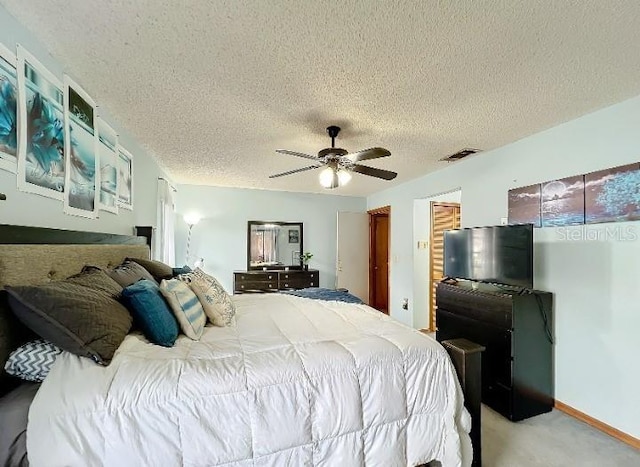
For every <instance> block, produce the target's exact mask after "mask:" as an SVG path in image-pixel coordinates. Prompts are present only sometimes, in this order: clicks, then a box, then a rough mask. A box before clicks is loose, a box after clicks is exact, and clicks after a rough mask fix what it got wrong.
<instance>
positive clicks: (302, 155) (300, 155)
mask: <svg viewBox="0 0 640 467" xmlns="http://www.w3.org/2000/svg"><path fill="white" fill-rule="evenodd" d="M276 152H279V153H280V154H289V155H290V156H297V157H303V158H305V159H312V160H314V161H317V160H318V158H317V157H316V156H311V155H309V154H304V153H302V152H295V151H289V150H288V149H276Z"/></svg>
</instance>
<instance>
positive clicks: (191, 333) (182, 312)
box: [160, 279, 207, 341]
mask: <svg viewBox="0 0 640 467" xmlns="http://www.w3.org/2000/svg"><path fill="white" fill-rule="evenodd" d="M160 292H161V293H162V295H163V296H164V298H165V299H166V300H167V303H169V307H170V308H171V311H172V312H173V314H174V315H175V317H176V319H177V320H178V323H180V329H182V332H183V333H184V334H185V335H186V336H187V337H189V338H191V339H193V340H196V341H197V340H199V339H200V337H202V332H203V331H204V325H205V324H206V323H207V316H206V315H205V314H204V310H203V309H202V305H201V304H200V300H198V297H197V296H196V294H195V293H193V290H191V289H190V288H189V286H188V285H187V284H185V283H184V282H182V281H179V280H177V279H170V280H166V279H165V280H163V281H162V283H161V284H160Z"/></svg>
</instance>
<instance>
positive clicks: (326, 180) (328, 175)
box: [318, 167, 333, 188]
mask: <svg viewBox="0 0 640 467" xmlns="http://www.w3.org/2000/svg"><path fill="white" fill-rule="evenodd" d="M318 179H319V180H320V185H322V186H323V187H324V188H333V169H332V168H331V167H327V168H326V169H324V170H322V172H320V175H319V176H318Z"/></svg>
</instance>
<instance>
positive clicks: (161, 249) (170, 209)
mask: <svg viewBox="0 0 640 467" xmlns="http://www.w3.org/2000/svg"><path fill="white" fill-rule="evenodd" d="M175 213H176V207H175V204H174V202H173V188H172V187H171V185H169V182H167V181H166V180H162V179H158V227H157V229H156V244H155V251H154V254H153V257H154V259H157V260H158V261H162V262H163V263H166V264H169V265H171V266H175V264H176V251H175V217H176V214H175Z"/></svg>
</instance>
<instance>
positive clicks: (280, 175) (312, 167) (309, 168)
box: [269, 165, 322, 178]
mask: <svg viewBox="0 0 640 467" xmlns="http://www.w3.org/2000/svg"><path fill="white" fill-rule="evenodd" d="M320 167H322V166H321V165H310V166H308V167H303V168H301V169H295V170H289V171H288V172H282V173H279V174H275V175H269V178H277V177H284V176H285V175H291V174H295V173H298V172H305V171H307V170H313V169H319V168H320Z"/></svg>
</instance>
